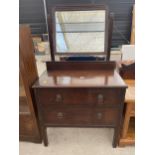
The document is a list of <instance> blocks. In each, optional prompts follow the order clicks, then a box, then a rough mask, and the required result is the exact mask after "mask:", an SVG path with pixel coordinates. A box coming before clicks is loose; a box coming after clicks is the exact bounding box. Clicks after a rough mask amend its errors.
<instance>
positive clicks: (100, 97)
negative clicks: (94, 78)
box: [97, 94, 105, 105]
mask: <svg viewBox="0 0 155 155" xmlns="http://www.w3.org/2000/svg"><path fill="white" fill-rule="evenodd" d="M97 99H98V104H99V105H102V104H103V103H104V99H105V98H104V96H103V94H98V96H97Z"/></svg>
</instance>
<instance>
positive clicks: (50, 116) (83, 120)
mask: <svg viewBox="0 0 155 155" xmlns="http://www.w3.org/2000/svg"><path fill="white" fill-rule="evenodd" d="M43 120H44V123H45V124H48V125H50V124H51V125H86V126H87V125H115V124H116V123H117V120H118V109H117V108H113V109H112V108H105V109H102V110H100V109H88V108H67V109H61V108H55V109H52V107H48V108H47V107H46V109H44V110H43Z"/></svg>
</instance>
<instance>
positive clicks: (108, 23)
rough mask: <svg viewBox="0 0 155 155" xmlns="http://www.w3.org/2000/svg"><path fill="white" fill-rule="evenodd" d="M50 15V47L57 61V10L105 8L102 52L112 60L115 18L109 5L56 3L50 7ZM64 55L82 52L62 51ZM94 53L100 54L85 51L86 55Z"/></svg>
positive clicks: (53, 59)
mask: <svg viewBox="0 0 155 155" xmlns="http://www.w3.org/2000/svg"><path fill="white" fill-rule="evenodd" d="M49 10H50V11H49V15H48V17H47V21H48V30H49V42H50V49H51V60H52V61H55V55H57V54H58V55H60V53H57V52H56V27H55V24H56V21H55V12H56V11H89V10H90V11H91V10H105V12H106V14H105V39H104V51H103V52H101V53H100V55H103V56H105V57H106V60H110V59H109V58H110V50H109V49H110V46H111V39H112V28H113V27H112V20H113V18H111V17H110V15H109V9H108V7H107V6H105V5H103V4H100V5H98V4H82V5H81V4H68V5H54V6H52V7H50V9H49ZM62 54H63V55H64V54H66V55H68V54H70V55H79V54H82V53H80V52H72V53H67V52H66V53H62ZM88 54H90V55H92V54H98V53H97V52H94V53H92V52H91V53H89V52H88V53H84V55H88Z"/></svg>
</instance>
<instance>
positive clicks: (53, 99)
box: [38, 88, 121, 106]
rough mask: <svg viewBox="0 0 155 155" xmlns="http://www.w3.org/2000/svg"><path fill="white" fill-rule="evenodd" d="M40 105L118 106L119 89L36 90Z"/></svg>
mask: <svg viewBox="0 0 155 155" xmlns="http://www.w3.org/2000/svg"><path fill="white" fill-rule="evenodd" d="M38 93H39V94H38V96H39V101H40V103H41V104H57V105H61V104H89V105H98V106H102V105H110V104H112V105H113V104H115V105H117V104H120V97H121V90H120V89H109V88H108V89H78V88H77V89H40V90H38Z"/></svg>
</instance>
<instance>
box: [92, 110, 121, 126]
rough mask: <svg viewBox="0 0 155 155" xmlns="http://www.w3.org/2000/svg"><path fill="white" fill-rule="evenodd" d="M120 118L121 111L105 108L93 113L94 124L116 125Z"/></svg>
mask: <svg viewBox="0 0 155 155" xmlns="http://www.w3.org/2000/svg"><path fill="white" fill-rule="evenodd" d="M118 117H119V109H117V108H104V109H95V110H94V112H93V120H92V121H93V124H98V125H116V124H117V121H118Z"/></svg>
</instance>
